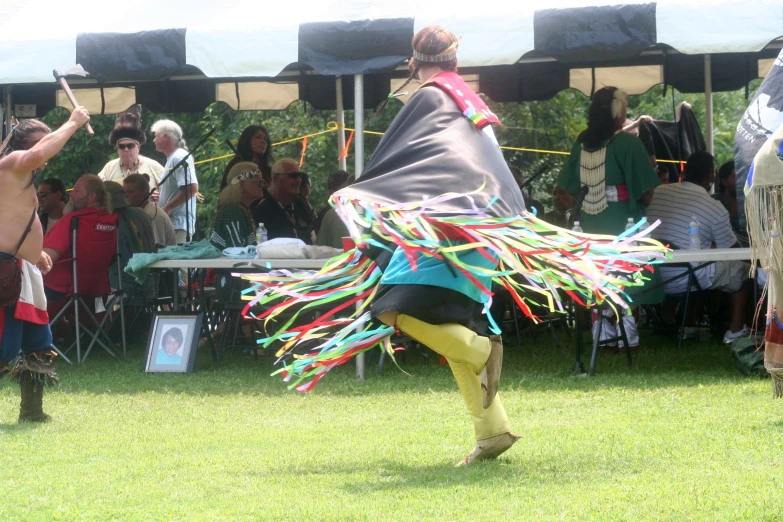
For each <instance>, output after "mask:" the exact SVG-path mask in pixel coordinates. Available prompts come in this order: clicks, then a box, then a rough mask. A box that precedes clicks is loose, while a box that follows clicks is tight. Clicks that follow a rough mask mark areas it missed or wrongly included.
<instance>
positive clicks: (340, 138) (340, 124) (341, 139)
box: [334, 76, 348, 170]
mask: <svg viewBox="0 0 783 522" xmlns="http://www.w3.org/2000/svg"><path fill="white" fill-rule="evenodd" d="M334 85H335V90H336V91H337V147H338V149H339V150H338V151H337V155H338V157H339V158H340V159H339V160H338V162H339V168H340V170H348V155H347V154H346V157H344V158H343V157H341V156H340V155H341V154H342V153H343V150H344V149H345V110H344V109H343V79H342V77H341V76H338V77H336V78H335V79H334Z"/></svg>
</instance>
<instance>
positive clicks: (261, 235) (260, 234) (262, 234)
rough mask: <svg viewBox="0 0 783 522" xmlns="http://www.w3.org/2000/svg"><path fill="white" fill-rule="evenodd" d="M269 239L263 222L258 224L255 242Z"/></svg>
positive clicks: (258, 242) (259, 242)
mask: <svg viewBox="0 0 783 522" xmlns="http://www.w3.org/2000/svg"><path fill="white" fill-rule="evenodd" d="M268 239H269V234H268V233H267V231H266V227H264V224H263V223H259V224H258V228H257V229H256V244H258V245H260V244H261V243H264V242H266V241H267V240H268Z"/></svg>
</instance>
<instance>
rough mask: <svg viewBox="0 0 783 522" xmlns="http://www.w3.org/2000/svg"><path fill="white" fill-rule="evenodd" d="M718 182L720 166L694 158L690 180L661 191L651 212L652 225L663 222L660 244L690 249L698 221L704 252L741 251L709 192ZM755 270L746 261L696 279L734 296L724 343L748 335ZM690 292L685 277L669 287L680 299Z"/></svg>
mask: <svg viewBox="0 0 783 522" xmlns="http://www.w3.org/2000/svg"><path fill="white" fill-rule="evenodd" d="M714 181H715V163H714V160H713V158H712V155H711V154H709V153H708V152H694V153H693V154H691V155H690V157H689V158H688V162H687V164H686V167H685V178H684V180H683V181H681V182H680V183H672V184H669V185H663V186H659V187H658V188H657V189H656V190H655V194H654V195H653V199H652V203H651V204H650V206H649V207H647V219H648V220H649V221H650V222H653V221H655V220H656V219H660V220H661V224H660V226H658V227H657V228H656V229H655V230H653V232H652V235H653V237H655V238H656V239H660V240H662V241H668V242H671V243H672V244H673V245H674V246H676V247H677V248H680V249H686V248H688V246H689V244H690V238H689V236H688V224H689V223H690V222H691V219H692V216H696V218H697V219H698V221H699V238H700V240H701V248H702V249H708V248H710V247H711V246H712V245H713V244H714V245H715V246H717V247H718V248H737V247H739V246H740V244H739V242H738V241H737V238H736V236H735V235H734V233H733V232H732V230H731V224H730V222H729V213H728V212H727V211H726V209H725V208H724V207H723V205H721V204H720V203H719V202H718V201H716V200H714V199H712V198H711V197H710V194H709V190H710V188H711V187H712V184H713V182H714ZM684 270H685V269H683V268H675V267H667V266H666V265H663V266H662V267H661V272H662V275H663V278H664V280H668V279H670V278H672V277H675V276H677V275H679V274H682V273H683V272H684ZM748 271H749V266H748V264H747V263H745V262H743V261H717V262H715V263H713V264H711V265H709V266H707V267H705V268H702V269H701V270H699V271H698V272H696V279H697V281H698V283H699V286H700V287H701V288H702V289H703V290H707V289H710V290H721V291H723V292H728V293H730V294H731V325H730V329H729V330H727V331H726V334H725V335H724V336H723V342H724V343H727V344H728V343H731V341H733V340H734V339H737V338H739V337H742V336H745V335H747V334H748V327H747V326H746V325H745V310H746V308H747V306H748V304H749V297H750V293H749V285H748V284H746V282H747V281H748ZM686 289H687V278H686V277H681V278H680V279H677V280H675V281H672V282H670V283H667V284H666V286H665V291H666V293H667V294H679V293H683V292H685V291H686Z"/></svg>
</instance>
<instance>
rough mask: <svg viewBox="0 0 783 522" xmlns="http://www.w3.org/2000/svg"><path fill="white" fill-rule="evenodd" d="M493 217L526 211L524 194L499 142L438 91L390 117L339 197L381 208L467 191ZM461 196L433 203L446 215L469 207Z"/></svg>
mask: <svg viewBox="0 0 783 522" xmlns="http://www.w3.org/2000/svg"><path fill="white" fill-rule="evenodd" d="M485 182H486V185H485V186H484V188H483V190H482V191H481V192H480V193H478V194H474V195H473V198H474V200H475V203H476V205H477V206H478V207H479V208H484V207H486V206H487V205H488V204H489V203H490V201H491V200H492V199H493V198H494V197H495V196H497V197H498V199H497V200H496V201H495V202H494V203H493V204H492V206H491V207H490V208H489V209H488V212H489V214H490V215H492V216H494V217H510V216H514V215H517V214H519V213H520V212H521V211H523V210H525V203H524V201H523V200H522V193H521V192H520V190H519V187H518V186H517V184H516V181H515V180H514V177H513V176H512V175H511V171H509V170H508V166H507V165H506V161H505V159H504V158H503V153H502V152H501V151H500V147H498V144H497V143H496V142H494V141H493V140H492V138H491V137H490V136H489V134H487V133H486V132H484V131H482V130H481V129H478V128H477V127H476V126H475V125H474V124H473V123H471V122H470V121H469V120H468V119H467V118H466V117H465V116H464V115H463V114H462V112H461V111H460V110H459V107H458V106H457V104H456V102H455V101H454V100H453V99H452V98H451V97H450V96H449V95H448V94H447V93H446V92H444V91H443V90H442V89H441V88H440V87H438V86H435V85H427V86H424V87H422V88H421V89H419V90H418V91H417V92H416V93H414V95H413V96H411V98H410V100H408V103H406V104H405V106H404V107H403V108H402V110H401V111H400V112H399V114H398V115H397V117H396V118H395V119H394V121H393V122H392V124H391V125H390V126H389V129H388V130H387V131H386V134H384V136H383V139H381V142H380V143H379V144H378V147H377V148H376V149H375V152H374V153H373V155H372V158H371V159H370V162H369V163H368V164H367V168H366V169H365V171H364V172H363V173H362V175H361V177H360V178H359V180H358V181H357V182H356V183H354V184H353V185H351V186H350V187H347V188H344V189H342V190H340V191H338V192H337V195H339V196H342V197H347V198H351V199H359V200H363V201H368V202H378V203H383V204H393V203H407V202H416V201H421V200H422V198H423V197H424V196H429V197H435V196H439V195H441V194H444V193H446V192H458V193H468V192H473V191H474V190H477V189H478V188H479V187H481V185H482V183H485ZM469 206H470V205H469V202H468V201H467V200H466V199H465V198H459V199H456V200H451V201H447V202H444V203H442V204H440V205H436V206H435V207H434V208H435V209H437V210H442V211H443V212H444V213H445V214H452V215H454V214H460V213H461V212H460V211H461V210H462V209H464V208H466V207H469Z"/></svg>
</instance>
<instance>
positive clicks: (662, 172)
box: [655, 162, 669, 185]
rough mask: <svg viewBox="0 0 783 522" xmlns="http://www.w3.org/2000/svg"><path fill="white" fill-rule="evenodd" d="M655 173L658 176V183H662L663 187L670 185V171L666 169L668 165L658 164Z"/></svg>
mask: <svg viewBox="0 0 783 522" xmlns="http://www.w3.org/2000/svg"><path fill="white" fill-rule="evenodd" d="M656 163H657V162H656ZM655 172H656V173H657V174H658V181H660V182H661V185H668V184H669V169H667V168H666V165H662V164H660V163H658V164H657V165H656V166H655Z"/></svg>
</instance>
